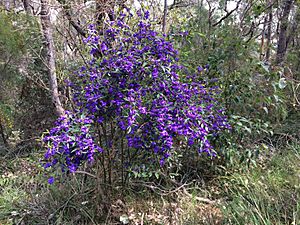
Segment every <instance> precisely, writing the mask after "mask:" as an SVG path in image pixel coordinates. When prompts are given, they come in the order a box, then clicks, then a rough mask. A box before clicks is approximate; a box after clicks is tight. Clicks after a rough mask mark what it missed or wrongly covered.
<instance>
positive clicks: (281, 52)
mask: <svg viewBox="0 0 300 225" xmlns="http://www.w3.org/2000/svg"><path fill="white" fill-rule="evenodd" d="M293 2H294V0H285V1H284V6H283V12H282V17H281V19H280V28H279V38H278V44H277V55H276V63H277V64H281V63H282V62H283V61H284V58H285V54H286V50H287V30H288V25H289V15H290V11H291V8H292V5H293Z"/></svg>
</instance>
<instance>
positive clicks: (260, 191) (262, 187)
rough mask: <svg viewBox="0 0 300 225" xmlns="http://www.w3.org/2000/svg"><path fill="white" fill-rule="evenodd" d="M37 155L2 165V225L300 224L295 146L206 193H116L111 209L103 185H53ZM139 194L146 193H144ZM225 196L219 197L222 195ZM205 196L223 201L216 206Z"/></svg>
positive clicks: (299, 153) (74, 181) (77, 180)
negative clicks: (101, 189)
mask: <svg viewBox="0 0 300 225" xmlns="http://www.w3.org/2000/svg"><path fill="white" fill-rule="evenodd" d="M38 157H39V156H38V155H34V154H32V155H30V156H27V157H25V158H15V159H11V160H7V159H3V161H2V162H1V167H0V169H1V174H2V175H1V177H0V224H1V225H12V224H30V225H34V224H39V225H42V224H64V225H75V224H82V225H84V224H87V225H89V224H122V222H121V221H123V223H126V222H129V224H164V225H167V224H178V225H193V224H195V225H198V224H199V225H200V224H212V225H215V224H216V225H217V224H220V225H221V224H226V225H227V224H237V225H239V224H251V225H256V224H257V225H258V224H259V225H260V224H262V225H269V224H270V225H271V224H272V225H273V224H276V225H277V224H284V225H285V224H292V225H298V224H300V163H299V162H300V145H299V144H291V145H288V146H287V147H285V148H283V149H281V150H278V149H277V150H276V151H274V152H273V154H272V155H269V154H268V157H262V158H260V160H259V161H258V162H257V165H256V166H255V167H252V168H249V169H248V170H245V166H244V165H243V166H240V167H243V168H241V169H240V170H234V172H230V171H227V173H226V175H223V176H221V175H219V176H217V177H216V176H214V181H213V182H211V183H209V184H206V185H204V186H201V187H200V186H189V187H186V190H188V192H189V193H190V194H189V195H187V194H186V193H185V192H184V191H183V190H182V189H178V190H177V191H176V192H175V191H174V192H172V193H171V194H169V195H161V193H159V192H158V191H157V190H151V189H149V188H148V189H147V188H138V189H136V188H135V187H134V186H132V189H126V190H122V191H120V189H118V190H116V191H115V192H113V193H112V195H111V198H110V204H109V205H108V207H107V208H106V209H105V208H104V206H103V204H102V198H101V195H100V194H99V192H98V191H97V188H96V187H97V185H96V181H95V180H94V179H92V178H84V176H83V175H79V174H78V175H77V176H71V177H69V178H68V179H66V180H65V182H64V183H55V184H54V185H48V184H47V179H46V178H45V177H44V176H43V174H42V171H41V169H40V168H39V167H37V166H36V162H37V161H38ZM137 190H139V191H138V192H137ZM216 192H218V194H215V193H216ZM198 196H214V197H216V198H220V199H222V201H219V202H218V203H217V204H207V203H203V202H201V201H198V199H199V198H198Z"/></svg>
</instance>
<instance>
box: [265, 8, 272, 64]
mask: <svg viewBox="0 0 300 225" xmlns="http://www.w3.org/2000/svg"><path fill="white" fill-rule="evenodd" d="M272 22H273V12H272V7H270V12H269V18H268V27H267V32H268V33H267V49H266V61H267V62H269V60H270V52H271V44H272Z"/></svg>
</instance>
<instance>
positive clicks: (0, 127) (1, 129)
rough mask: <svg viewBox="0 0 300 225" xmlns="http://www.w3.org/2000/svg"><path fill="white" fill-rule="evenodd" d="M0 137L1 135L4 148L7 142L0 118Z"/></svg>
mask: <svg viewBox="0 0 300 225" xmlns="http://www.w3.org/2000/svg"><path fill="white" fill-rule="evenodd" d="M0 135H1V137H2V140H3V143H4V145H5V146H8V142H7V139H6V136H5V133H4V127H3V125H2V121H1V118H0Z"/></svg>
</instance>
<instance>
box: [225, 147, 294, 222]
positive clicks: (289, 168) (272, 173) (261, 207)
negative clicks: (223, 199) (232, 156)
mask: <svg viewBox="0 0 300 225" xmlns="http://www.w3.org/2000/svg"><path fill="white" fill-rule="evenodd" d="M221 180H222V184H223V187H224V190H225V191H224V192H225V193H224V194H225V195H226V196H227V197H228V198H229V201H228V202H227V204H225V205H223V213H224V217H225V221H226V222H225V224H251V225H256V224H263V225H269V224H270V225H271V224H272V225H273V224H276V225H277V224H294V225H298V224H300V145H296V144H294V145H291V146H288V147H287V148H286V149H284V150H281V151H278V152H276V153H275V154H274V156H273V157H272V158H271V159H265V160H263V161H262V162H260V163H259V164H258V166H256V167H255V168H252V169H251V170H249V171H248V172H244V173H239V172H235V173H233V174H232V175H231V176H227V177H224V178H222V179H221Z"/></svg>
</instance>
